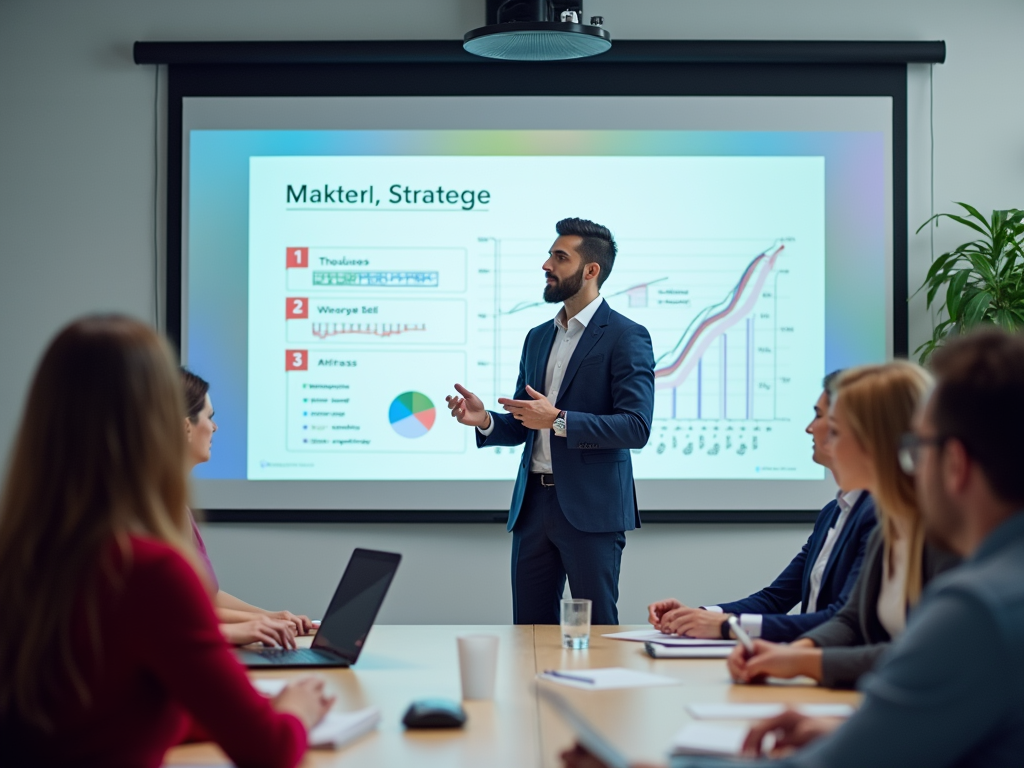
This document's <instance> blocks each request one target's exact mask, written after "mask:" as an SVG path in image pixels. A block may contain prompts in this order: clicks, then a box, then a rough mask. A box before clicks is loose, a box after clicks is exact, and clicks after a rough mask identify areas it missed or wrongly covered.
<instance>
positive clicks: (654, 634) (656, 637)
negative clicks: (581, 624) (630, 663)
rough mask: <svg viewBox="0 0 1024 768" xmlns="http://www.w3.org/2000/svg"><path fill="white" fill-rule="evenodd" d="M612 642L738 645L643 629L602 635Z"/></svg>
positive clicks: (701, 645) (730, 641) (713, 645)
mask: <svg viewBox="0 0 1024 768" xmlns="http://www.w3.org/2000/svg"><path fill="white" fill-rule="evenodd" d="M601 637H607V638H608V639H610V640H628V641H630V642H634V643H657V644H658V645H672V646H680V647H703V646H708V647H715V646H721V647H723V648H732V647H733V646H734V645H736V641H735V640H705V639H704V638H700V637H679V636H678V635H666V634H665V633H663V632H659V631H658V630H656V629H655V630H650V629H641V630H633V631H630V632H613V633H612V634H610V635H601Z"/></svg>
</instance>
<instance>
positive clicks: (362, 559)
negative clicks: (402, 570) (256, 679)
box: [313, 549, 402, 664]
mask: <svg viewBox="0 0 1024 768" xmlns="http://www.w3.org/2000/svg"><path fill="white" fill-rule="evenodd" d="M401 559H402V556H401V555H396V554H393V553H391V552H375V551H373V550H370V549H357V550H356V551H355V552H353V553H352V559H351V560H349V562H348V567H347V568H346V569H345V575H344V576H342V577H341V583H340V584H339V585H338V589H337V591H336V592H335V593H334V598H333V599H332V600H331V604H330V605H329V606H328V608H327V614H326V615H325V616H324V618H323V621H322V622H321V624H320V629H319V631H318V632H317V633H316V637H315V638H313V647H314V648H326V649H329V650H331V651H334V652H335V653H337V654H340V655H341V656H342V657H344V658H345V659H346V660H347V661H348V662H349V663H350V664H354V663H355V661H356V659H358V658H359V654H360V652H361V651H362V650H363V643H364V642H365V641H366V636H367V635H368V634H369V633H370V629H371V627H373V620H374V619H376V618H377V611H379V610H380V606H381V604H382V603H383V602H384V596H385V595H386V594H387V592H388V587H389V586H391V579H392V578H393V577H394V575H395V571H396V570H397V569H398V563H399V561H400V560H401Z"/></svg>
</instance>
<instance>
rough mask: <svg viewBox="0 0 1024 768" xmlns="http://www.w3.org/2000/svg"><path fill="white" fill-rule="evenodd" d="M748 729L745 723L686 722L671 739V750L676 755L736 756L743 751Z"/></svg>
mask: <svg viewBox="0 0 1024 768" xmlns="http://www.w3.org/2000/svg"><path fill="white" fill-rule="evenodd" d="M748 730H749V729H748V728H747V726H745V725H715V724H713V723H688V724H687V725H686V726H684V727H683V729H682V730H681V731H679V732H678V733H677V734H676V736H675V738H674V739H673V740H672V752H673V754H676V755H719V756H723V757H731V756H737V755H739V754H740V752H742V751H743V742H744V740H745V739H746V738H747V731H748Z"/></svg>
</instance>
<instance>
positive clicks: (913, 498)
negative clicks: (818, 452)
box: [729, 360, 959, 688]
mask: <svg viewBox="0 0 1024 768" xmlns="http://www.w3.org/2000/svg"><path fill="white" fill-rule="evenodd" d="M930 386H931V377H930V376H929V375H928V374H927V372H925V371H924V369H922V368H920V367H919V366H916V365H913V364H912V363H908V362H906V361H901V360H897V361H894V362H891V363H887V364H885V365H873V366H864V367H861V368H854V369H851V370H849V371H846V372H845V373H843V374H842V376H840V378H839V381H838V383H837V385H836V394H835V398H834V399H835V402H834V403H833V405H832V410H831V413H830V415H829V429H830V447H831V451H832V461H833V465H834V466H835V467H836V470H837V472H838V476H839V477H840V478H842V480H843V481H844V482H845V481H849V482H850V483H852V484H854V485H858V486H862V487H864V488H867V489H868V490H869V491H870V492H871V495H872V496H873V497H874V499H875V502H876V505H875V506H876V509H877V511H878V514H879V517H880V524H879V527H878V530H876V531H875V532H874V533H873V534H872V535H871V539H870V540H869V542H868V549H867V552H866V554H865V556H864V564H863V566H862V568H861V572H860V576H859V577H858V579H857V583H856V584H855V585H854V588H853V592H852V593H851V594H850V598H849V600H848V601H847V602H846V605H844V606H843V608H842V609H841V610H840V611H839V612H838V613H836V615H835V616H833V617H832V618H831V619H829V620H828V621H826V622H825V623H824V624H821V625H820V626H818V627H815V628H814V629H812V630H810V631H809V632H807V633H806V634H805V635H804V636H803V637H802V638H801V639H799V640H797V641H796V642H794V643H792V644H791V645H777V644H774V643H770V642H766V641H764V640H759V641H757V642H756V643H755V648H756V652H755V653H754V654H753V656H752V657H750V658H745V657H742V656H741V654H740V653H738V652H734V653H733V655H732V656H730V657H729V671H730V672H731V673H732V675H733V679H735V680H737V681H739V682H756V681H760V680H762V679H763V678H764V677H765V676H767V675H771V676H773V677H796V676H798V675H806V676H807V677H810V678H813V679H814V680H816V681H818V682H819V683H821V684H822V685H824V686H827V687H829V688H841V687H850V686H853V685H855V684H856V683H857V680H858V678H859V677H860V676H861V675H862V674H864V673H865V672H867V671H869V670H870V669H871V668H872V667H874V665H875V664H876V662H877V661H878V659H879V657H880V656H881V655H882V653H883V652H884V651H885V650H886V648H887V647H888V644H889V642H890V641H891V640H892V639H893V638H895V637H898V636H899V635H900V634H901V633H902V632H903V630H904V628H905V627H906V620H907V613H908V611H909V610H910V609H911V608H913V607H914V606H915V605H917V603H918V601H919V600H920V599H921V590H922V589H923V588H924V586H925V585H926V584H927V583H928V582H929V581H930V580H931V579H933V578H934V577H935V576H937V575H938V574H939V573H942V572H943V571H945V570H948V569H949V568H951V567H953V566H954V565H956V564H957V563H958V562H959V558H957V557H956V556H955V555H952V554H951V553H949V552H946V551H944V550H942V549H940V548H937V547H935V546H933V545H931V544H929V543H927V542H926V541H925V535H924V527H923V524H922V520H921V512H920V509H919V505H918V499H917V494H916V492H915V490H914V483H913V480H912V479H911V478H910V477H909V476H908V475H906V474H905V473H904V472H903V471H902V470H901V469H900V464H899V459H898V458H897V455H896V454H897V449H898V446H899V440H900V436H901V435H903V433H905V432H906V431H907V430H909V429H910V424H911V419H912V418H913V415H914V411H915V410H916V408H917V407H918V405H919V404H920V403H921V401H922V400H923V399H924V397H925V396H926V394H927V392H928V389H929V387H930Z"/></svg>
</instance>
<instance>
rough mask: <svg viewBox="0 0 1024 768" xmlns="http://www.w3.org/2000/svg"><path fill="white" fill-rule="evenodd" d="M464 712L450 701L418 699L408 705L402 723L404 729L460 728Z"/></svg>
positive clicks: (464, 718) (455, 702)
mask: <svg viewBox="0 0 1024 768" xmlns="http://www.w3.org/2000/svg"><path fill="white" fill-rule="evenodd" d="M465 722H466V711H465V710H464V709H463V708H462V706H461V705H460V704H459V703H458V702H457V701H452V700H451V699H420V700H419V701H414V702H413V703H412V704H410V705H409V709H407V710H406V711H405V716H404V717H403V718H402V723H404V724H405V727H406V728H461V727H462V726H463V724H464V723H465Z"/></svg>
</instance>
